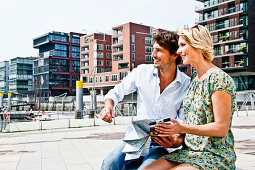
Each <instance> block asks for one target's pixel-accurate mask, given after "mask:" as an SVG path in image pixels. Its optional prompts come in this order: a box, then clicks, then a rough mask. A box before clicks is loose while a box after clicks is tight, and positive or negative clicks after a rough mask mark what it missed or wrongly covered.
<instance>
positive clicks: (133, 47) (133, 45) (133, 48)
mask: <svg viewBox="0 0 255 170" xmlns="http://www.w3.org/2000/svg"><path fill="white" fill-rule="evenodd" d="M132 52H135V44H132Z"/></svg>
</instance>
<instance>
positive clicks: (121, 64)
mask: <svg viewBox="0 0 255 170" xmlns="http://www.w3.org/2000/svg"><path fill="white" fill-rule="evenodd" d="M125 68H129V63H119V65H118V69H125Z"/></svg>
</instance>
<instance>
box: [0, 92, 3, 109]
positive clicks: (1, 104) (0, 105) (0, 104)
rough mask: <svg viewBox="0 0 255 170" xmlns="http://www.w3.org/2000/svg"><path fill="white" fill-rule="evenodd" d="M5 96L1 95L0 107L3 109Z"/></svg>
mask: <svg viewBox="0 0 255 170" xmlns="http://www.w3.org/2000/svg"><path fill="white" fill-rule="evenodd" d="M3 100H4V94H3V93H0V107H3Z"/></svg>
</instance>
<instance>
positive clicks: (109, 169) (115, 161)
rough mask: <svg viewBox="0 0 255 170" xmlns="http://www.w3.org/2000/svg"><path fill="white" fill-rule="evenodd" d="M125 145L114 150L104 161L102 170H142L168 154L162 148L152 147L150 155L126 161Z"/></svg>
mask: <svg viewBox="0 0 255 170" xmlns="http://www.w3.org/2000/svg"><path fill="white" fill-rule="evenodd" d="M124 146H125V145H124V143H123V144H122V145H120V146H119V147H117V148H116V149H114V150H113V151H112V152H111V153H110V154H108V155H107V156H106V158H105V159H104V161H103V163H102V166H101V170H124V169H142V168H144V167H145V166H146V165H149V164H150V163H152V162H153V161H155V160H157V159H158V158H160V157H161V156H163V155H166V154H168V152H167V150H166V149H165V148H164V147H162V146H151V147H150V151H149V154H148V155H147V156H145V157H141V158H139V159H135V160H130V161H125V160H124V159H125V155H126V154H125V153H123V152H122V149H123V148H124Z"/></svg>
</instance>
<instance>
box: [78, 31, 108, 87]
mask: <svg viewBox="0 0 255 170" xmlns="http://www.w3.org/2000/svg"><path fill="white" fill-rule="evenodd" d="M80 42H81V49H80V50H81V64H80V65H81V77H82V80H83V82H84V84H91V83H93V77H94V73H95V74H97V75H98V74H100V73H101V74H100V76H99V77H98V76H97V77H96V83H102V82H103V78H102V75H103V74H104V73H109V72H111V71H112V36H111V35H107V34H104V33H93V34H90V35H85V36H82V37H81V39H80ZM85 89H87V88H85ZM85 92H86V91H85Z"/></svg>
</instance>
